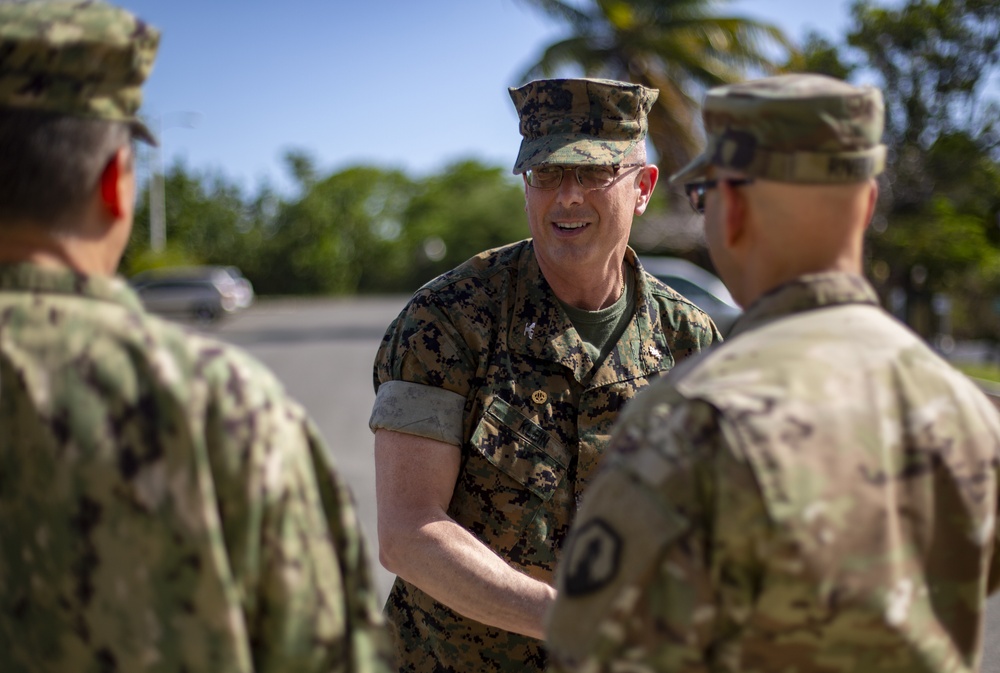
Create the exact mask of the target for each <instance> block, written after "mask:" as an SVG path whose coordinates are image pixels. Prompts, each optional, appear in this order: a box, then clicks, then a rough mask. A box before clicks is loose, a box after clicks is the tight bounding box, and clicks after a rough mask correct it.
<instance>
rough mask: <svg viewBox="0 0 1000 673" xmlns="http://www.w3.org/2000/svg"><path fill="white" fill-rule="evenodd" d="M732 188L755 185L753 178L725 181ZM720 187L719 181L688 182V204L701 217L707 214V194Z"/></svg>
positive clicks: (685, 185) (686, 191)
mask: <svg viewBox="0 0 1000 673" xmlns="http://www.w3.org/2000/svg"><path fill="white" fill-rule="evenodd" d="M722 182H725V183H726V184H727V185H729V186H731V187H739V186H741V185H750V184H753V178H732V179H729V180H723V181H722ZM718 186H719V180H699V181H698V182H687V183H685V184H684V193H685V194H687V197H688V202H689V203H690V204H691V207H692V208H693V209H694V212H696V213H698V214H699V215H704V214H705V193H706V192H708V190H710V189H715V188H716V187H718Z"/></svg>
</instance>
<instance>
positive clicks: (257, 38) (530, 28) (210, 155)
mask: <svg viewBox="0 0 1000 673" xmlns="http://www.w3.org/2000/svg"><path fill="white" fill-rule="evenodd" d="M118 4H121V5H123V6H125V7H127V8H128V9H130V10H132V11H133V12H135V13H137V14H138V15H139V16H141V17H143V18H144V19H146V20H147V21H149V22H150V23H152V24H154V25H155V26H157V27H158V28H160V29H161V30H162V31H163V39H162V42H161V47H160V53H159V57H158V59H157V63H156V66H155V68H154V70H153V74H152V76H151V77H150V80H149V82H148V84H147V86H146V89H145V91H146V94H145V104H144V106H143V112H144V113H146V114H147V115H152V116H154V118H155V117H159V118H161V119H162V129H161V132H160V139H161V143H162V146H163V152H164V157H165V160H166V161H167V162H168V163H170V162H172V161H173V160H174V159H175V158H182V159H183V160H184V161H185V162H186V163H187V164H188V165H189V166H191V167H193V168H197V169H218V170H220V171H221V172H222V173H223V174H225V175H226V176H228V177H230V178H232V179H235V180H237V181H239V182H240V183H242V184H243V186H244V187H246V188H247V189H255V188H256V187H257V186H258V185H259V184H260V183H261V182H262V181H268V182H270V183H271V184H272V185H274V186H275V187H276V188H278V189H279V190H282V191H284V190H287V189H288V188H289V185H290V181H289V177H288V175H287V173H286V171H285V169H284V165H283V162H282V161H281V156H282V154H283V153H284V151H285V150H287V149H290V148H297V149H303V150H305V151H307V152H309V153H310V154H312V155H313V156H314V157H315V158H316V160H317V163H318V165H319V167H320V168H321V169H322V170H323V171H330V170H335V169H338V168H341V167H346V166H349V165H354V164H359V163H366V164H376V165H380V166H385V167H396V168H401V169H403V170H406V171H407V172H408V173H410V174H411V175H415V176H417V175H422V174H426V173H429V172H433V171H437V170H440V169H441V168H442V167H444V166H445V165H446V164H448V163H450V162H452V161H455V160H458V159H463V158H469V157H475V158H479V159H481V160H483V161H486V162H488V163H493V164H500V165H504V166H506V165H510V164H512V162H513V160H514V156H515V154H516V151H517V146H518V142H519V136H518V134H517V118H516V116H515V114H514V109H513V106H512V104H511V102H510V98H509V96H508V94H507V87H509V86H516V85H518V84H520V83H521V81H520V79H519V77H520V74H521V73H522V72H523V71H524V70H525V69H526V68H527V66H528V65H530V64H531V63H532V62H533V61H534V59H535V58H536V57H537V56H538V55H539V54H540V53H541V49H542V48H543V46H544V45H545V44H547V43H548V42H551V41H553V40H555V39H557V38H559V37H561V36H562V35H564V28H563V27H562V26H561V25H560V24H557V23H554V22H553V21H551V20H550V19H549V18H548V17H547V16H545V15H543V14H541V13H540V12H538V11H537V10H534V9H532V8H530V7H528V6H527V5H526V4H523V3H521V2H518V0H382V1H381V2H370V3H369V2H348V1H347V0H283V1H282V2H275V1H274V0H124V1H122V0H118ZM849 6H850V0H826V1H824V2H812V1H807V0H733V1H731V2H723V3H720V8H721V9H720V13H723V12H724V13H727V14H733V15H742V16H748V17H752V18H756V19H761V20H766V21H769V22H773V23H775V24H777V25H778V26H779V27H781V28H783V29H784V30H785V31H786V33H787V34H788V35H789V36H790V37H791V38H792V39H794V40H801V39H802V37H803V36H804V35H805V33H806V32H807V30H810V29H811V30H817V31H819V32H821V33H823V34H825V35H827V36H828V37H830V38H831V39H837V40H839V38H840V36H841V35H842V34H843V32H844V31H845V30H846V27H847V25H848V11H849ZM186 113H196V114H195V115H189V114H186ZM192 118H193V119H192ZM192 120H194V121H196V126H194V128H187V127H186V125H187V124H189V123H190V122H191V121H192Z"/></svg>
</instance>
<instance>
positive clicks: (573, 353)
mask: <svg viewBox="0 0 1000 673" xmlns="http://www.w3.org/2000/svg"><path fill="white" fill-rule="evenodd" d="M527 243H528V244H527V245H526V246H524V248H523V249H522V252H521V255H520V258H519V260H518V264H517V266H518V268H517V277H518V280H517V292H516V295H515V298H514V310H513V312H512V315H513V323H512V325H511V333H510V335H509V337H508V339H509V340H508V346H509V347H510V349H511V350H513V351H517V352H521V353H528V354H529V355H531V356H532V357H536V358H539V359H541V360H546V361H549V362H556V363H559V364H561V365H563V366H564V367H566V368H568V369H570V370H572V371H573V375H574V378H575V379H576V381H577V382H578V383H581V384H584V385H589V386H591V387H597V386H603V385H610V384H612V383H616V382H618V381H621V380H624V379H626V378H627V379H633V378H636V377H638V376H645V375H647V374H649V373H651V372H656V371H661V370H664V369H668V368H669V367H670V366H671V365H672V364H673V356H672V355H671V353H670V349H669V347H668V346H667V344H666V342H665V339H664V337H663V336H662V334H661V331H660V319H659V312H658V311H657V309H656V306H655V302H652V301H650V298H649V297H650V295H649V292H650V287H649V281H648V278H647V277H646V276H645V274H644V272H643V270H642V265H641V264H640V263H639V260H638V258H637V257H636V255H635V252H634V251H633V250H632V249H631V248H627V249H626V251H625V261H626V262H627V263H628V264H630V265H631V266H632V272H633V278H634V279H635V295H636V300H635V304H636V306H635V313H634V314H633V316H632V318H631V321H630V322H629V325H628V327H627V328H626V329H625V332H624V333H623V334H622V336H621V337H620V338H619V340H618V344H617V345H616V346H615V348H614V350H613V351H612V352H611V353H610V354H609V355H608V356H607V357H606V358H605V360H604V362H603V363H602V364H601V366H600V367H599V368H598V369H597V370H596V371H595V370H594V363H593V361H592V360H591V359H590V356H589V355H588V354H587V352H586V348H584V345H583V341H581V340H580V336H579V334H577V331H576V328H574V327H573V324H572V323H571V322H570V320H569V317H568V316H567V315H566V312H565V311H564V310H563V309H562V306H560V304H559V300H558V299H557V298H556V295H555V292H553V291H552V288H551V287H550V286H549V283H548V281H546V280H545V276H544V275H542V270H541V268H540V267H539V266H538V260H537V258H536V257H535V249H534V245H533V244H532V243H531V241H530V240H529V241H527ZM615 362H630V363H636V365H638V366H634V365H633V366H630V367H619V366H615V364H614V363H615Z"/></svg>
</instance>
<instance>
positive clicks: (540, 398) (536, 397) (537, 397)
mask: <svg viewBox="0 0 1000 673" xmlns="http://www.w3.org/2000/svg"><path fill="white" fill-rule="evenodd" d="M547 399H549V396H548V395H547V394H546V393H545V391H544V390H536V391H535V392H533V393H531V401H532V402H534V403H535V404H545V400H547Z"/></svg>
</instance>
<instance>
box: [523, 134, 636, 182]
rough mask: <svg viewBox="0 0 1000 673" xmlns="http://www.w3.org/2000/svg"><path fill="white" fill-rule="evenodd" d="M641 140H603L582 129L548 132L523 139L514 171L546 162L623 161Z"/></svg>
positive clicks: (585, 163)
mask: <svg viewBox="0 0 1000 673" xmlns="http://www.w3.org/2000/svg"><path fill="white" fill-rule="evenodd" d="M638 143H639V141H638V140H599V139H597V138H594V136H591V135H584V134H579V133H572V134H563V135H548V136H543V137H541V138H536V139H535V140H522V141H521V149H520V151H519V152H518V153H517V161H516V162H515V163H514V175H520V174H521V173H524V172H525V171H527V170H530V169H532V168H534V167H535V166H541V165H542V164H563V165H566V166H583V165H587V164H596V165H603V166H607V165H611V164H620V163H622V161H623V160H624V159H625V157H626V156H628V154H629V152H631V151H632V150H633V149H635V146H636V145H637V144H638Z"/></svg>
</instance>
